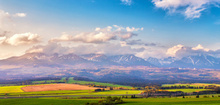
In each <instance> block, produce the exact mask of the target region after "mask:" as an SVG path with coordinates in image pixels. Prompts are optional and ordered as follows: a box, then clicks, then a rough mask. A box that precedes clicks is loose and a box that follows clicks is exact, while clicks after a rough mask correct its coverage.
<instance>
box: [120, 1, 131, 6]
mask: <svg viewBox="0 0 220 105" xmlns="http://www.w3.org/2000/svg"><path fill="white" fill-rule="evenodd" d="M121 2H122V3H123V4H125V5H131V4H132V0H121Z"/></svg>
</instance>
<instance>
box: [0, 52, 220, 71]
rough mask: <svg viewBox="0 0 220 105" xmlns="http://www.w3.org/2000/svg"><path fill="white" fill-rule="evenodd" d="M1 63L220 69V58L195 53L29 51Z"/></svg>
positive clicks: (54, 65)
mask: <svg viewBox="0 0 220 105" xmlns="http://www.w3.org/2000/svg"><path fill="white" fill-rule="evenodd" d="M0 65H24V66H35V67H36V66H37V67H38V66H47V67H61V66H65V65H70V66H73V65H84V66H86V65H93V66H97V67H100V66H102V67H105V66H115V65H117V66H149V67H163V68H166V67H176V68H212V69H213V68H214V69H220V59H219V58H216V57H213V56H210V55H205V54H199V55H193V56H187V57H183V58H182V59H180V60H177V59H176V58H174V57H168V58H164V59H157V58H152V57H150V58H148V59H147V60H144V59H142V58H139V57H136V56H135V55H132V54H128V55H115V56H106V55H104V54H86V55H80V56H79V55H76V54H73V53H71V54H64V55H59V54H51V55H48V54H44V53H27V54H24V55H22V56H17V57H11V58H8V59H4V60H0Z"/></svg>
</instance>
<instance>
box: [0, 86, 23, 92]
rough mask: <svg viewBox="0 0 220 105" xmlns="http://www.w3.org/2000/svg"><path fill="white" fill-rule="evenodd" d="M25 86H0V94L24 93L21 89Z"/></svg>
mask: <svg viewBox="0 0 220 105" xmlns="http://www.w3.org/2000/svg"><path fill="white" fill-rule="evenodd" d="M22 87H25V86H2V87H0V93H18V92H24V91H23V90H22V89H21V88H22Z"/></svg>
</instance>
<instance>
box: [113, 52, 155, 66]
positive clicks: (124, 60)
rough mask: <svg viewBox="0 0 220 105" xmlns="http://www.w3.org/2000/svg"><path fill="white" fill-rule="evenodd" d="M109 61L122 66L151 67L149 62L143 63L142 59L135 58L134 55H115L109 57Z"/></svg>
mask: <svg viewBox="0 0 220 105" xmlns="http://www.w3.org/2000/svg"><path fill="white" fill-rule="evenodd" d="M109 59H111V61H113V62H117V63H119V64H123V65H143V66H152V64H150V63H149V62H147V61H145V60H144V59H142V58H139V57H136V56H135V55H132V54H129V55H116V56H111V57H109Z"/></svg>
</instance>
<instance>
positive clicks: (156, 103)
mask: <svg viewBox="0 0 220 105" xmlns="http://www.w3.org/2000/svg"><path fill="white" fill-rule="evenodd" d="M99 100H100V99H57V98H54V99H53V98H38V99H37V98H35V99H3V100H2V99H1V100H0V105H84V104H85V103H87V102H98V101H99ZM123 101H124V102H125V103H124V104H122V105H186V104H187V105H219V103H220V98H219V97H214V98H185V99H183V98H147V99H138V98H137V99H123Z"/></svg>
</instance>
